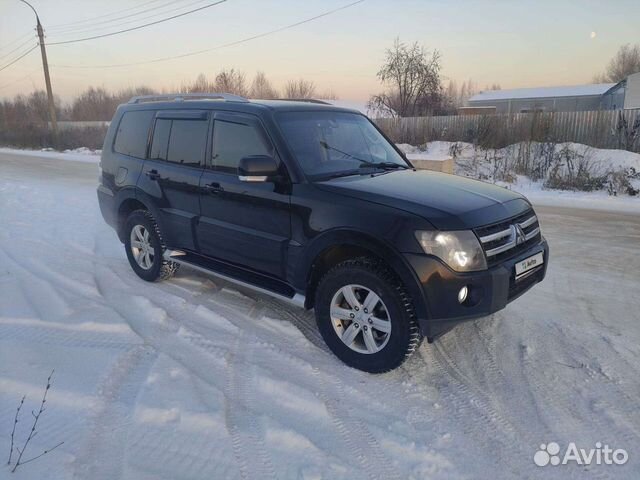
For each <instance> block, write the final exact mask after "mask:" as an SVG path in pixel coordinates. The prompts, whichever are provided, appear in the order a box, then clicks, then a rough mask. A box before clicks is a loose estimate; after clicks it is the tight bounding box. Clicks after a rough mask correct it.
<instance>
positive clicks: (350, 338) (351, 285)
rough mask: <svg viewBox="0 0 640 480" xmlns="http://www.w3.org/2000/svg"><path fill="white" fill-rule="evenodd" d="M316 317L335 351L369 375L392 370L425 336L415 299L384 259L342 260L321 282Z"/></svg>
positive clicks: (323, 334) (325, 337) (346, 361)
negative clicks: (383, 261)
mask: <svg viewBox="0 0 640 480" xmlns="http://www.w3.org/2000/svg"><path fill="white" fill-rule="evenodd" d="M315 309H316V321H317V323H318V328H319V330H320V333H321V334H322V337H323V338H324V340H325V342H326V343H327V345H328V346H329V348H330V349H331V351H332V352H333V353H334V354H335V355H336V356H337V357H338V358H340V359H341V360H342V361H343V362H345V363H346V364H347V365H349V366H351V367H354V368H357V369H360V370H364V371H366V372H371V373H381V372H386V371H389V370H392V369H394V368H396V367H398V366H399V365H400V364H402V363H403V362H404V361H405V360H406V359H407V358H408V357H409V356H410V355H411V354H412V353H413V352H414V350H415V349H416V348H417V347H418V346H419V344H420V342H421V340H422V337H421V335H420V331H419V328H418V322H417V320H416V317H415V313H414V310H413V305H412V301H411V298H410V297H409V295H408V293H407V292H406V290H405V288H404V286H403V285H402V282H401V281H400V280H399V279H398V278H397V276H396V275H395V274H394V273H393V272H392V271H391V270H390V269H389V268H388V267H386V266H385V265H384V264H382V263H381V262H378V261H375V260H372V259H369V258H366V257H362V258H356V259H351V260H347V261H345V262H342V263H340V264H338V265H336V266H335V267H333V268H332V269H331V270H329V271H328V272H327V273H326V274H325V275H324V277H323V278H322V279H321V280H320V282H319V284H318V289H317V292H316V303H315Z"/></svg>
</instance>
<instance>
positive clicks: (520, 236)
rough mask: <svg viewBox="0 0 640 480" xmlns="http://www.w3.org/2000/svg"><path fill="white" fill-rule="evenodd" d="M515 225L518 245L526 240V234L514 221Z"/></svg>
mask: <svg viewBox="0 0 640 480" xmlns="http://www.w3.org/2000/svg"><path fill="white" fill-rule="evenodd" d="M514 226H515V227H516V245H520V244H522V243H524V242H526V241H527V236H526V235H525V233H524V230H523V229H522V227H521V226H520V224H518V223H516V224H515V225H514Z"/></svg>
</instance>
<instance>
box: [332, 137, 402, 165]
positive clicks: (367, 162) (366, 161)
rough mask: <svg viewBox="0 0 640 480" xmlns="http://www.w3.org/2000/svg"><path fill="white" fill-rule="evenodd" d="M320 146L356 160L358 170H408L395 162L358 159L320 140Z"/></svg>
mask: <svg viewBox="0 0 640 480" xmlns="http://www.w3.org/2000/svg"><path fill="white" fill-rule="evenodd" d="M320 145H322V146H323V147H324V148H326V149H327V150H334V151H336V152H338V153H341V154H342V155H345V156H347V157H349V158H353V159H354V160H357V161H359V162H360V165H359V168H381V169H383V170H395V169H396V168H405V169H407V168H409V166H408V165H402V164H401V163H395V162H372V161H370V160H365V159H363V158H358V157H356V156H355V155H351V154H350V153H348V152H344V151H342V150H340V149H339V148H336V147H332V146H331V145H329V144H328V143H327V142H324V141H322V140H320Z"/></svg>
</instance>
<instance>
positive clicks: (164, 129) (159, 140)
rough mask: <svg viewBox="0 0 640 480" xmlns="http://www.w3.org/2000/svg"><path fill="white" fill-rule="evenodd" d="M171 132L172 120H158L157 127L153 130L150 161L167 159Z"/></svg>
mask: <svg viewBox="0 0 640 480" xmlns="http://www.w3.org/2000/svg"><path fill="white" fill-rule="evenodd" d="M169 132H171V120H164V119H159V120H156V126H155V128H154V129H153V140H152V141H151V150H150V151H149V158H150V159H153V160H166V159H167V150H168V148H169Z"/></svg>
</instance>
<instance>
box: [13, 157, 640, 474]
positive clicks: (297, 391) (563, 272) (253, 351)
mask: <svg viewBox="0 0 640 480" xmlns="http://www.w3.org/2000/svg"><path fill="white" fill-rule="evenodd" d="M63 158H64V157H63ZM96 175H97V166H96V165H95V164H90V163H83V162H74V161H62V160H61V159H60V158H57V157H51V156H48V155H42V154H40V153H38V154H37V155H36V156H33V154H22V155H15V154H9V153H6V152H0V226H1V227H0V460H3V461H2V462H1V464H0V478H15V479H36V478H37V479H56V480H58V479H71V478H80V479H91V480H100V479H109V480H112V479H119V478H122V479H135V480H146V479H171V480H173V479H212V478H216V479H217V478H225V479H226V478H230V479H233V478H249V479H257V478H261V479H262V478H310V479H311V478H313V479H315V478H326V479H360V478H362V479H364V478H369V479H371V478H381V479H389V478H402V479H405V478H416V479H423V478H436V479H437V478H443V479H445V478H446V479H458V478H469V479H471V478H474V479H476V478H491V479H493V478H576V479H577V478H580V479H582V478H592V477H593V478H613V477H615V478H629V479H636V478H638V473H639V472H640V414H639V413H638V398H640V321H639V317H638V312H639V311H640V296H638V293H637V292H638V291H640V275H639V274H638V272H639V271H640V256H639V255H638V245H639V243H640V216H637V215H629V214H620V213H615V212H598V211H592V210H584V209H583V210H574V209H567V208H559V207H545V206H541V207H539V208H537V210H538V214H539V216H540V218H541V223H542V227H543V231H544V234H545V236H546V237H547V239H548V240H549V242H550V245H551V262H550V265H549V273H548V277H547V279H546V280H545V282H543V283H542V284H540V285H538V286H536V287H534V288H533V289H532V290H531V291H530V292H529V293H528V294H527V295H525V296H523V297H522V298H520V299H518V300H517V301H515V302H514V303H512V304H510V305H509V306H508V307H507V308H506V309H505V310H503V311H502V312H499V313H498V314H495V315H493V316H491V317H489V318H484V319H480V320H477V321H474V322H471V323H467V324H464V325H462V326H460V327H458V328H456V329H455V330H454V331H452V332H450V333H449V334H447V335H446V336H444V337H443V338H441V339H440V340H438V341H437V342H436V343H435V344H432V345H428V344H426V343H425V344H423V345H422V346H421V348H420V349H419V351H418V352H417V353H416V355H414V356H413V357H412V358H411V359H410V360H409V361H408V362H407V363H406V364H405V365H404V366H403V367H402V368H400V369H398V370H396V371H394V372H391V373H389V374H385V375H379V376H373V375H368V374H365V373H362V372H359V371H356V370H352V369H349V368H347V367H345V366H344V365H343V364H341V363H340V362H339V361H338V360H337V359H335V358H334V357H333V356H332V355H331V354H330V353H329V352H328V351H327V349H326V347H325V346H324V344H323V342H322V340H321V338H320V336H319V334H318V333H317V331H316V329H315V326H314V320H313V316H312V314H310V313H305V312H303V311H300V310H296V309H294V308H292V307H288V306H285V305H283V304H280V303H278V302H276V301H273V300H270V299H268V298H266V297H262V296H260V295H257V294H254V293H250V292H247V291H240V290H238V289H237V288H235V287H231V286H230V285H228V284H225V283H224V282H219V281H217V280H216V281H213V280H211V279H209V278H206V277H204V276H201V275H199V274H196V273H194V272H193V271H189V270H188V269H184V270H181V272H180V273H179V274H178V275H177V276H176V277H175V278H174V279H172V280H170V281H168V282H164V283H159V284H149V283H145V282H143V281H142V280H140V279H138V278H137V277H136V276H135V275H134V274H133V272H132V271H131V269H130V267H129V265H128V263H127V260H126V257H125V254H124V251H123V248H122V245H121V244H120V243H119V242H118V240H117V238H116V236H115V233H114V232H113V231H112V230H111V229H110V228H109V227H107V226H106V225H105V224H104V222H103V221H102V218H101V216H100V213H99V211H98V205H97V200H96V195H95V187H96ZM53 368H55V370H56V371H55V374H54V377H53V387H52V389H51V391H50V392H49V395H48V397H47V404H46V405H47V408H46V411H45V412H44V414H43V416H42V418H41V420H40V422H39V427H38V431H39V433H38V435H37V436H36V437H35V438H34V440H33V442H32V443H31V444H30V445H29V447H28V449H27V452H26V453H25V457H30V456H32V455H37V454H39V453H41V452H42V450H44V449H46V448H48V447H51V446H54V445H56V444H57V443H59V442H61V441H64V442H65V443H64V444H63V445H62V446H60V447H59V448H57V449H56V450H54V451H53V452H51V453H49V454H47V455H45V456H43V457H41V458H39V459H38V460H36V461H34V462H32V463H29V464H26V465H24V466H22V467H20V468H19V469H18V471H17V472H16V474H14V475H10V474H9V470H8V468H7V467H6V465H4V462H6V456H7V455H8V452H9V433H10V432H11V428H12V424H13V418H14V414H15V408H16V407H17V405H18V403H19V401H20V398H21V397H22V395H24V394H26V395H27V399H26V403H25V407H24V409H23V415H22V417H21V422H20V423H18V428H17V431H18V439H19V440H24V437H25V433H26V432H27V429H28V428H29V426H30V422H31V420H32V416H31V410H32V409H36V408H37V407H38V402H39V401H40V398H41V395H42V391H43V389H44V386H45V382H46V378H47V375H48V374H49V373H50V371H51V369H53ZM552 441H555V442H558V443H559V444H560V445H561V447H562V448H564V447H566V445H567V444H568V443H569V442H575V443H576V445H577V446H578V447H579V448H585V449H590V448H594V446H595V444H596V442H602V443H603V444H605V443H606V444H608V445H609V446H611V447H613V448H624V449H625V450H626V451H627V452H628V455H629V461H628V463H627V464H626V465H624V466H615V465H613V466H612V465H599V466H598V465H591V466H579V465H575V464H570V465H564V466H562V465H561V466H546V467H537V466H535V464H534V462H533V455H534V454H535V452H536V450H537V449H538V448H540V444H542V443H545V444H546V443H549V442H552ZM19 445H20V444H19ZM2 455H4V456H5V457H2Z"/></svg>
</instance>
